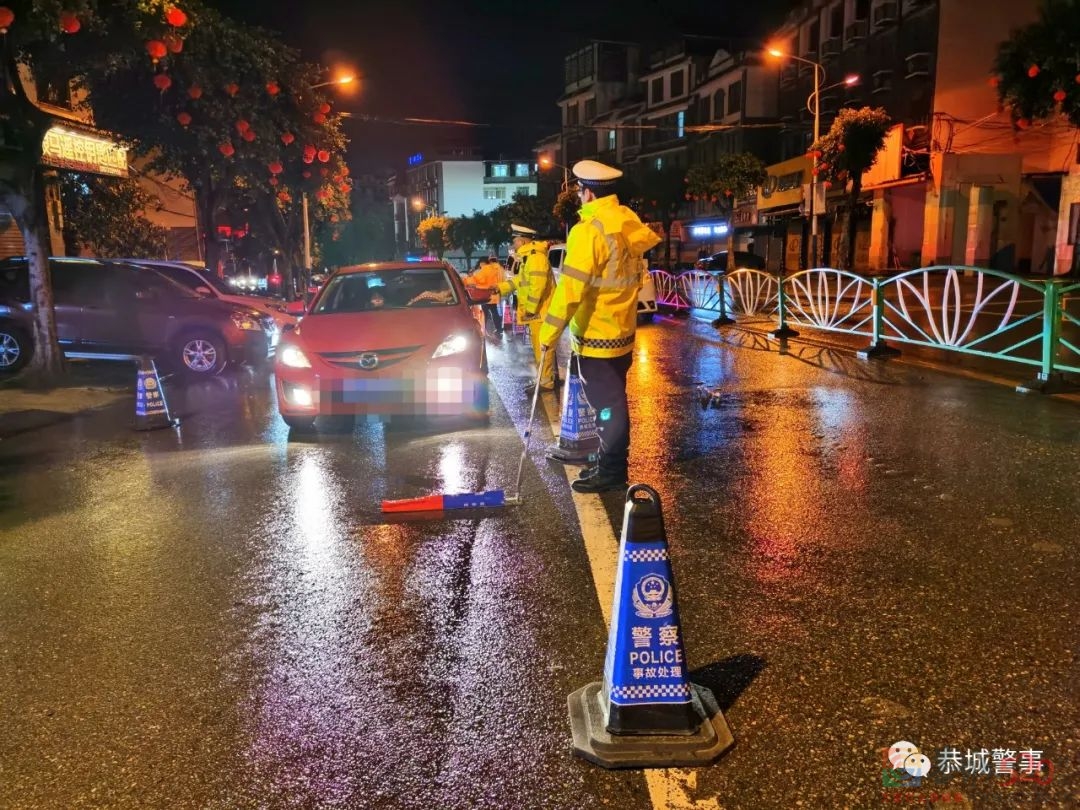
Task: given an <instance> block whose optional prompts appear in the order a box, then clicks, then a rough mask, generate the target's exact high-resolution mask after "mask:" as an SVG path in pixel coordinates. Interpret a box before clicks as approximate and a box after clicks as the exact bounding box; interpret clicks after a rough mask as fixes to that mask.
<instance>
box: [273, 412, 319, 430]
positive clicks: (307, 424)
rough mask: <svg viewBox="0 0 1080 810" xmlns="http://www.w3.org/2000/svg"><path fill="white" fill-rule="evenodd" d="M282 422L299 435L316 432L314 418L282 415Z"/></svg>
mask: <svg viewBox="0 0 1080 810" xmlns="http://www.w3.org/2000/svg"><path fill="white" fill-rule="evenodd" d="M281 421H282V422H284V423H285V424H286V425H288V426H289V430H295V431H296V432H297V433H314V432H315V417H314V416H286V415H285V414H281Z"/></svg>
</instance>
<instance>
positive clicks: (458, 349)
mask: <svg viewBox="0 0 1080 810" xmlns="http://www.w3.org/2000/svg"><path fill="white" fill-rule="evenodd" d="M467 348H469V339H468V338H467V337H465V336H464V335H450V337H448V338H447V339H446V340H444V341H443V342H442V343H440V344H439V348H437V349H436V350H435V353H434V354H433V355H431V359H432V360H438V359H439V358H440V357H447V356H448V355H451V354H461V353H462V352H463V351H465V350H466V349H467Z"/></svg>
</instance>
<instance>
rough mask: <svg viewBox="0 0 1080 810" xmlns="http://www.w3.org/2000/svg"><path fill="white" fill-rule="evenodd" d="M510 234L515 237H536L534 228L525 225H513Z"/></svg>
mask: <svg viewBox="0 0 1080 810" xmlns="http://www.w3.org/2000/svg"><path fill="white" fill-rule="evenodd" d="M510 233H512V234H513V235H514V236H536V231H534V230H533V229H532V228H527V227H525V226H524V225H511V226H510Z"/></svg>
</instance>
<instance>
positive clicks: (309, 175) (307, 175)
mask: <svg viewBox="0 0 1080 810" xmlns="http://www.w3.org/2000/svg"><path fill="white" fill-rule="evenodd" d="M309 177H311V172H309V171H307V170H305V171H304V179H305V180H307V179H308V178H309Z"/></svg>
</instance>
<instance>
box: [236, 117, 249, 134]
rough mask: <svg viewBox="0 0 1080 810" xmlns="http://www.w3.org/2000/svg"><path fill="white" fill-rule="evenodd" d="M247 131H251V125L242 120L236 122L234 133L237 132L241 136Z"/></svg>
mask: <svg viewBox="0 0 1080 810" xmlns="http://www.w3.org/2000/svg"><path fill="white" fill-rule="evenodd" d="M249 129H251V124H249V123H248V122H247V121H245V120H244V119H243V118H241V119H240V120H239V121H237V122H236V131H237V132H239V133H240V134H241V135H243V134H244V133H245V132H247V131H248V130H249Z"/></svg>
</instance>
